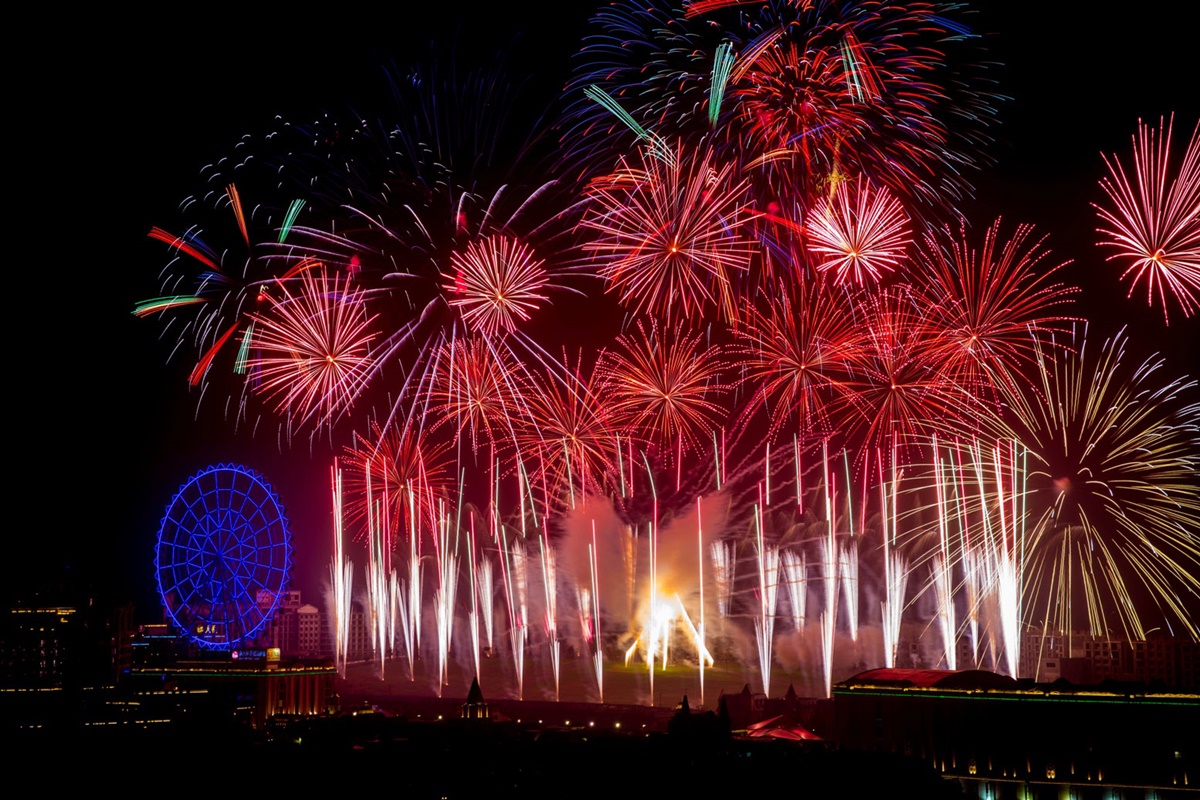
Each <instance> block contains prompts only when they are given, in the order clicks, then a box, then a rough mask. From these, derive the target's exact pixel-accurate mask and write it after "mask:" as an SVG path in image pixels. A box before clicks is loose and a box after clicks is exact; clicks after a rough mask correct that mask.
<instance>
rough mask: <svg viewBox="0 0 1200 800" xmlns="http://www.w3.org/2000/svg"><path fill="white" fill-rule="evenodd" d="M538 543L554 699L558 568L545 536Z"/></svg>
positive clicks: (556, 688)
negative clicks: (539, 546)
mask: <svg viewBox="0 0 1200 800" xmlns="http://www.w3.org/2000/svg"><path fill="white" fill-rule="evenodd" d="M538 543H539V544H540V545H541V556H542V588H543V589H544V590H545V601H546V603H545V608H546V619H545V625H546V640H547V643H548V644H549V646H550V668H551V670H553V672H554V699H555V700H557V699H558V698H559V669H560V665H561V661H560V656H561V647H562V643H561V642H560V641H559V639H558V567H557V564H556V558H555V555H554V551H553V550H552V549H551V548H550V543H549V541H548V540H547V535H546V534H543V535H542V536H541V537H540V538H539V539H538Z"/></svg>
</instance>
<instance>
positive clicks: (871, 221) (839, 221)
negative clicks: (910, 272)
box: [807, 181, 911, 286]
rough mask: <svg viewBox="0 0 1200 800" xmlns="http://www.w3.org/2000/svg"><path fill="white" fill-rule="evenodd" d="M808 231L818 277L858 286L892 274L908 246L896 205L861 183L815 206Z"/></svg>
mask: <svg viewBox="0 0 1200 800" xmlns="http://www.w3.org/2000/svg"><path fill="white" fill-rule="evenodd" d="M807 229H808V233H809V235H810V236H811V238H812V241H811V244H810V245H809V247H810V249H811V251H812V252H813V254H814V255H815V256H816V258H817V264H816V268H817V271H818V272H821V273H833V275H834V279H835V280H836V281H837V282H838V283H843V282H847V281H849V282H851V283H855V284H857V285H859V286H863V285H865V284H868V283H874V282H878V281H879V280H880V278H881V277H882V276H883V275H884V273H887V272H891V271H893V270H895V269H897V268H898V267H899V266H900V265H901V261H902V260H903V258H904V253H905V250H907V248H908V245H909V242H910V241H911V239H910V237H909V225H908V216H907V215H906V214H905V213H904V208H903V207H902V206H901V205H900V201H898V200H897V199H896V198H894V197H892V195H891V193H890V192H888V191H887V190H886V189H882V188H880V189H876V188H873V187H872V186H871V185H870V184H869V183H866V182H864V181H854V182H853V183H847V184H843V185H842V186H841V187H840V188H837V189H835V190H834V191H833V192H832V194H831V195H830V196H829V197H827V198H823V199H822V200H821V201H819V202H818V204H817V206H816V207H815V208H814V209H813V210H812V212H810V213H809V215H808V222H807Z"/></svg>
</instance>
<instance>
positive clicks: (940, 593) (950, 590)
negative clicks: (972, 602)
mask: <svg viewBox="0 0 1200 800" xmlns="http://www.w3.org/2000/svg"><path fill="white" fill-rule="evenodd" d="M933 453H934V464H933V466H934V470H935V473H936V474H935V479H934V492H935V501H936V503H937V521H938V549H937V551H936V552H935V553H934V554H933V586H934V591H935V593H936V595H937V609H938V610H937V615H938V622H939V624H940V625H941V629H942V645H943V648H944V652H945V662H946V669H949V670H956V669H958V648H957V642H956V633H957V630H958V623H957V619H956V614H955V611H954V573H953V561H952V560H951V553H950V533H949V531H950V519H949V517H950V507H949V501H948V499H947V497H946V492H947V487H946V481H947V475H946V470H945V469H944V467H943V462H942V458H941V455H940V453H939V450H938V442H937V437H936V436H935V437H934V439H933Z"/></svg>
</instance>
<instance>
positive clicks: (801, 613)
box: [779, 550, 808, 631]
mask: <svg viewBox="0 0 1200 800" xmlns="http://www.w3.org/2000/svg"><path fill="white" fill-rule="evenodd" d="M779 558H780V566H781V567H782V569H783V576H784V581H785V582H786V585H787V594H788V603H789V606H790V608H791V609H792V625H793V627H795V629H796V630H797V631H802V630H804V622H805V619H804V618H805V614H807V612H808V561H807V559H806V558H805V556H804V554H803V553H800V554H796V553H794V552H792V551H791V550H783V551H781V552H780V553H779Z"/></svg>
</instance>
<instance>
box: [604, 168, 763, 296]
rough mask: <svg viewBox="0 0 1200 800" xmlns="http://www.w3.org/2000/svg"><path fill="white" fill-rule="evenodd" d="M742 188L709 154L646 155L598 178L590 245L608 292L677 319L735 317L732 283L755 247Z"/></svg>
mask: <svg viewBox="0 0 1200 800" xmlns="http://www.w3.org/2000/svg"><path fill="white" fill-rule="evenodd" d="M744 190H745V184H744V183H741V182H739V181H737V180H735V179H734V177H733V173H732V167H731V165H729V164H715V163H714V162H713V159H712V156H711V153H708V152H704V153H701V154H695V153H692V152H685V151H684V150H683V149H682V147H681V148H680V149H679V151H678V152H676V153H675V154H674V157H673V158H671V159H670V160H669V161H667V160H663V159H661V158H658V157H656V156H655V155H653V154H649V153H647V154H644V155H643V156H642V159H641V163H640V164H639V165H637V166H629V165H625V166H624V167H623V168H622V169H621V170H620V171H618V172H617V173H616V174H614V175H612V176H610V177H608V178H606V179H604V180H602V181H598V182H597V183H596V184H595V186H594V190H593V205H592V208H591V209H590V210H589V212H588V213H587V214H586V215H585V216H584V218H583V222H582V225H583V227H584V228H585V229H587V230H589V231H591V232H592V233H593V234H594V236H593V238H592V239H591V240H590V241H588V242H587V243H585V244H584V250H585V252H587V253H589V254H590V255H591V256H592V257H593V258H595V259H596V260H597V262H598V266H599V270H600V273H601V274H602V275H603V276H604V278H605V279H606V280H607V282H608V291H611V292H615V293H617V294H619V295H620V298H621V302H622V303H624V304H626V305H628V306H629V307H631V308H632V309H633V310H635V311H637V312H647V313H651V314H654V315H656V316H659V317H662V318H665V319H667V320H671V319H676V318H680V317H682V318H685V319H686V318H696V317H700V316H702V315H703V314H705V313H706V312H708V311H711V310H714V309H715V310H716V311H717V312H718V314H720V315H722V316H724V317H725V318H726V319H732V318H733V317H734V315H735V313H736V312H735V309H734V295H733V284H734V282H735V280H736V279H737V278H738V275H739V273H742V272H744V271H746V270H747V269H748V268H749V265H750V259H751V257H752V255H753V253H754V248H753V246H752V242H751V239H750V238H749V230H748V228H749V223H750V221H751V220H753V219H754V214H753V213H752V212H751V211H750V210H749V208H748V207H747V206H746V204H745V199H744V197H743V195H744Z"/></svg>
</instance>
